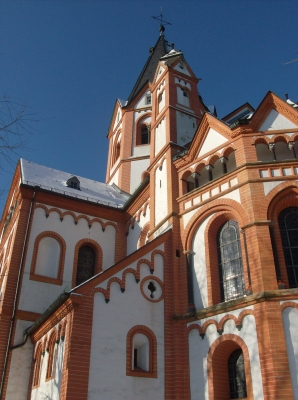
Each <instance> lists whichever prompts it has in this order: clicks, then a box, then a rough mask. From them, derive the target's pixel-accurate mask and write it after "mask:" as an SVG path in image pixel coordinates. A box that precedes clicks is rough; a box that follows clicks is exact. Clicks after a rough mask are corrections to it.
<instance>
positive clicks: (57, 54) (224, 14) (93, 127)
mask: <svg viewBox="0 0 298 400" xmlns="http://www.w3.org/2000/svg"><path fill="white" fill-rule="evenodd" d="M161 6H162V7H163V14H164V19H165V20H166V21H170V22H171V23H172V25H171V26H166V31H165V36H166V38H167V39H168V40H169V42H170V43H172V42H173V43H174V44H175V49H177V50H182V51H183V53H184V56H185V58H186V60H187V62H188V63H189V65H190V66H191V68H192V69H193V71H194V73H195V74H196V76H197V77H198V78H201V79H202V81H200V83H199V91H200V94H201V95H202V97H203V99H204V101H205V103H206V104H208V105H211V104H215V105H216V107H217V111H218V115H219V117H223V116H225V115H226V114H228V113H229V112H231V111H233V110H234V109H235V108H237V107H238V106H240V105H242V104H243V103H245V102H247V101H248V102H249V103H250V104H251V105H252V106H254V107H257V106H258V104H259V103H260V101H261V100H262V99H263V97H264V96H265V94H266V93H267V91H268V90H271V91H273V92H275V93H276V94H277V95H279V96H280V97H282V98H284V94H285V93H288V94H289V97H290V99H292V100H294V101H298V79H297V74H298V62H297V63H292V64H287V65H284V63H285V62H287V61H290V60H291V59H293V58H296V57H297V58H298V54H297V53H296V51H298V43H297V37H298V35H297V33H298V32H297V16H298V2H297V0H282V1H278V0H263V1H261V0H259V1H257V0H250V1H248V0H237V1H236V0H234V1H230V0H209V1H207V0H205V1H199V0H193V1H187V0H183V1H182V0H176V1H175V0H163V1H155V0H151V1H150V0H146V1H143V0H138V1H137V0H125V1H122V0H121V1H120V0H109V1H108V0H59V1H56V0H23V1H18V0H1V1H0V96H1V95H3V94H5V93H6V94H8V95H10V96H12V97H14V98H16V99H17V100H18V101H20V102H26V103H27V104H29V105H30V112H33V113H35V114H36V118H38V119H39V123H38V124H33V128H34V130H33V135H32V136H31V138H30V142H29V144H28V148H27V150H22V151H20V152H19V156H21V157H24V158H26V159H28V160H30V161H33V162H35V163H38V164H42V165H45V166H48V167H52V168H56V169H60V170H63V171H66V172H70V173H72V174H75V175H80V176H84V177H87V178H91V179H95V180H99V181H104V180H105V170H106V160H107V145H108V142H107V139H106V135H107V130H108V126H109V122H110V118H111V114H112V111H113V107H114V104H115V100H116V98H117V97H118V98H121V99H124V100H125V99H127V97H128V96H129V94H130V91H131V90H132V87H133V85H134V83H135V81H136V79H137V77H138V75H139V73H140V71H141V69H142V67H143V65H144V63H145V62H146V60H147V57H148V56H149V48H150V47H151V46H154V45H155V43H156V41H157V39H158V35H159V32H158V26H159V24H158V21H156V20H154V19H152V18H151V16H152V15H153V16H157V15H159V13H160V7H161ZM35 129H36V130H35ZM17 159H18V156H15V161H17ZM2 167H3V170H1V171H0V189H4V191H5V192H4V195H3V196H2V197H1V198H0V210H2V207H3V205H4V203H5V198H6V195H7V191H8V189H9V186H10V182H11V179H12V175H13V171H14V166H10V165H7V164H6V165H2Z"/></svg>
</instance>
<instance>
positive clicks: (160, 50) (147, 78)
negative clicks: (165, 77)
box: [127, 33, 171, 104]
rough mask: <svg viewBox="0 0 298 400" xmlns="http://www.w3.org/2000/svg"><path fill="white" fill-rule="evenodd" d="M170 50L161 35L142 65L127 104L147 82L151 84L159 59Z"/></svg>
mask: <svg viewBox="0 0 298 400" xmlns="http://www.w3.org/2000/svg"><path fill="white" fill-rule="evenodd" d="M170 50H171V47H170V46H169V44H168V41H167V40H166V38H165V37H164V35H163V33H162V34H161V35H160V36H159V38H158V41H157V42H156V45H155V46H154V47H153V50H152V52H151V54H150V56H149V58H148V60H147V62H146V64H145V65H144V68H143V70H142V72H141V74H140V75H139V77H138V79H137V81H136V84H135V85H134V87H133V89H132V92H131V93H130V95H129V97H128V100H127V104H129V103H131V102H132V101H133V100H134V99H135V97H136V96H137V95H138V93H139V92H140V90H141V89H142V88H143V86H144V85H145V84H146V83H147V82H152V81H153V78H154V75H155V72H156V68H157V65H158V62H159V60H160V58H161V57H163V56H164V55H166V54H167V53H168V52H169V51H170Z"/></svg>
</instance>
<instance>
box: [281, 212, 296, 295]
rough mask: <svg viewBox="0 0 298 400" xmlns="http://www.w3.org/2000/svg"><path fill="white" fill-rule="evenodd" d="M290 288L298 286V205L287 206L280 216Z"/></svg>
mask: <svg viewBox="0 0 298 400" xmlns="http://www.w3.org/2000/svg"><path fill="white" fill-rule="evenodd" d="M278 222H279V229H280V235H281V240H282V246H283V250H284V256H285V262H286V267H287V272H288V280H289V286H290V288H295V287H298V207H289V208H285V209H284V210H283V211H282V212H281V213H280V214H279V216H278Z"/></svg>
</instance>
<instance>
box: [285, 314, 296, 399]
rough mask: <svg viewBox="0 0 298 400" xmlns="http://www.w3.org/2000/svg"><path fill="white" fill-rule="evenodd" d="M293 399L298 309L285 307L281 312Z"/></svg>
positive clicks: (294, 391)
mask: <svg viewBox="0 0 298 400" xmlns="http://www.w3.org/2000/svg"><path fill="white" fill-rule="evenodd" d="M282 318H283V326H284V333H285V338H286V345H287V353H288V360H289V367H290V374H291V380H292V389H293V395H294V399H295V400H298V310H296V308H293V307H287V308H285V309H284V310H283V313H282Z"/></svg>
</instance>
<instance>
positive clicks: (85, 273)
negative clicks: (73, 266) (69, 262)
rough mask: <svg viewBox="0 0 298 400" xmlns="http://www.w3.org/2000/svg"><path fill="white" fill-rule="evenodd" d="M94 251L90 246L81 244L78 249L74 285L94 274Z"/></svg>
mask: <svg viewBox="0 0 298 400" xmlns="http://www.w3.org/2000/svg"><path fill="white" fill-rule="evenodd" d="M95 261H96V256H95V251H94V250H93V249H92V248H91V247H90V246H82V247H81V248H80V250H79V255H78V265H77V277H76V286H78V285H80V284H81V283H83V282H85V281H87V280H88V279H90V278H92V276H94V269H95Z"/></svg>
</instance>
